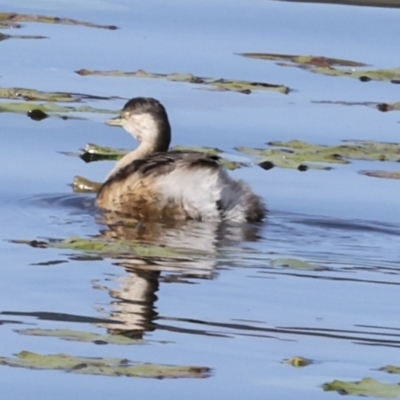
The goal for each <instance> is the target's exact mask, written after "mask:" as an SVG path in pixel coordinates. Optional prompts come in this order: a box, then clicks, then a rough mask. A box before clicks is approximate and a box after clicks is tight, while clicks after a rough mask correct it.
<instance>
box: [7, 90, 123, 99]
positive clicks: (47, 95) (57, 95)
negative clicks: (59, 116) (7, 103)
mask: <svg viewBox="0 0 400 400" xmlns="http://www.w3.org/2000/svg"><path fill="white" fill-rule="evenodd" d="M0 98H2V99H9V100H25V101H49V102H61V103H75V102H79V101H82V100H115V99H119V97H106V96H95V95H91V94H85V93H68V92H44V91H41V90H36V89H26V88H2V87H0Z"/></svg>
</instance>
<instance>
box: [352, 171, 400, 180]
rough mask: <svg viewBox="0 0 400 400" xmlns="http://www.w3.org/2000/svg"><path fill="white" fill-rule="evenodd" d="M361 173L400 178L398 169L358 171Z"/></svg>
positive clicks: (376, 176) (374, 176)
mask: <svg viewBox="0 0 400 400" xmlns="http://www.w3.org/2000/svg"><path fill="white" fill-rule="evenodd" d="M359 173H360V174H361V175H366V176H371V177H373V178H385V179H400V171H366V170H363V171H360V172H359Z"/></svg>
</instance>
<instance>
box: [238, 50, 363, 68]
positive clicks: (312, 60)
mask: <svg viewBox="0 0 400 400" xmlns="http://www.w3.org/2000/svg"><path fill="white" fill-rule="evenodd" d="M238 55H240V56H243V57H247V58H255V59H258V60H269V61H284V62H287V63H290V64H288V65H293V66H301V65H303V66H310V67H331V68H332V67H334V66H340V67H366V66H367V64H364V63H362V62H358V61H351V60H343V59H340V58H329V57H323V56H299V55H289V54H274V53H239V54H238Z"/></svg>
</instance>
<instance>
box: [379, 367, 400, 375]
mask: <svg viewBox="0 0 400 400" xmlns="http://www.w3.org/2000/svg"><path fill="white" fill-rule="evenodd" d="M379 371H385V372H388V373H389V374H400V367H398V366H396V365H386V366H385V367H382V368H379Z"/></svg>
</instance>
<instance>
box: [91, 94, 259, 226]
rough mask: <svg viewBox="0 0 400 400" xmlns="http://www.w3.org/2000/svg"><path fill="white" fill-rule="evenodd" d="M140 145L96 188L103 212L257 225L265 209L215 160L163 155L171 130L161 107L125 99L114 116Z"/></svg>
mask: <svg viewBox="0 0 400 400" xmlns="http://www.w3.org/2000/svg"><path fill="white" fill-rule="evenodd" d="M105 122H106V124H108V125H114V126H122V127H123V128H124V129H125V130H126V131H128V132H129V133H130V134H131V135H132V136H133V137H134V138H135V139H137V140H138V141H139V142H140V144H139V146H138V147H137V148H136V149H135V150H133V151H131V152H130V153H128V154H126V155H125V156H124V157H123V158H122V159H121V160H119V161H118V162H117V163H116V165H115V167H114V168H113V169H112V171H111V172H110V173H109V174H108V176H107V179H106V181H105V183H104V184H103V185H102V186H101V188H100V190H99V192H98V194H97V199H96V203H97V205H98V206H99V207H100V208H101V209H103V210H108V211H113V212H117V213H122V214H125V215H130V216H132V217H134V218H138V219H144V220H153V221H154V220H156V221H158V220H164V219H167V220H171V219H172V220H188V219H195V220H228V221H234V222H245V221H248V222H257V221H261V220H262V219H263V218H264V216H265V214H266V208H265V206H264V204H263V202H262V200H261V199H260V198H259V197H258V196H257V195H256V194H254V193H253V192H252V191H251V190H250V188H249V187H248V186H247V185H246V184H245V183H244V182H242V181H238V180H234V179H232V178H231V177H230V176H229V175H228V174H227V172H226V171H225V169H224V168H223V167H222V166H221V165H220V163H219V158H218V157H217V156H214V155H208V154H204V153H199V152H191V151H185V152H181V151H168V147H169V144H170V141H171V127H170V124H169V121H168V116H167V113H166V111H165V108H164V107H163V106H162V104H161V103H160V102H159V101H157V100H155V99H152V98H143V97H138V98H134V99H131V100H129V101H128V102H127V103H126V104H125V106H124V108H123V110H122V111H121V113H120V116H119V117H116V118H113V119H109V120H107V121H105Z"/></svg>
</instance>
